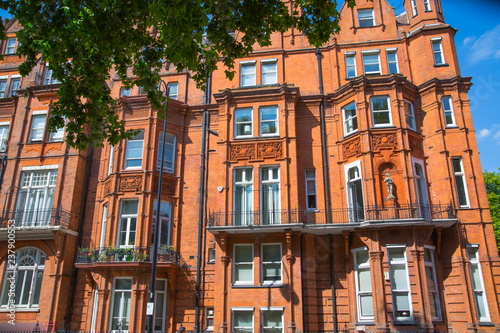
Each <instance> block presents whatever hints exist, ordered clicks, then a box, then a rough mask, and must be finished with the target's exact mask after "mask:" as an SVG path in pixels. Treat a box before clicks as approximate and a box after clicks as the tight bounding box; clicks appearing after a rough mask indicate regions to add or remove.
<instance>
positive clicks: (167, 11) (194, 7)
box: [0, 0, 355, 149]
mask: <svg viewBox="0 0 500 333" xmlns="http://www.w3.org/2000/svg"><path fill="white" fill-rule="evenodd" d="M354 2H355V0H347V4H348V5H349V6H350V7H352V6H354ZM0 7H2V8H3V9H6V10H8V11H9V12H10V13H11V14H12V15H13V16H14V17H16V18H17V19H18V20H19V23H20V24H21V26H22V27H23V28H22V30H21V31H20V32H18V34H17V38H18V40H19V42H20V43H21V46H20V47H19V53H20V54H23V55H26V56H27V57H26V59H27V60H26V62H25V63H23V64H22V66H21V67H20V69H19V70H20V72H21V74H22V75H27V74H28V73H30V71H31V70H32V69H33V67H34V66H35V65H36V63H37V62H38V61H40V59H43V60H44V61H47V62H48V63H49V64H50V67H51V68H52V69H53V77H55V78H56V79H58V80H59V81H61V87H60V88H59V91H58V94H59V96H60V99H59V100H58V102H56V103H55V105H54V108H53V110H52V112H51V115H52V117H51V118H50V120H49V124H48V127H49V130H55V128H56V127H57V126H58V125H59V126H60V125H61V124H63V121H64V117H66V118H67V119H69V120H70V122H69V123H68V125H67V127H66V133H67V141H68V143H69V144H70V145H72V146H74V147H76V148H79V149H84V148H85V147H87V146H88V145H89V144H91V143H92V144H98V145H100V144H102V143H103V142H104V141H108V142H109V143H110V144H116V143H117V142H118V141H119V140H121V139H123V138H126V137H128V136H129V135H130V133H127V132H126V131H125V129H124V124H123V122H121V121H120V120H119V119H118V117H117V114H116V112H115V109H116V107H117V105H118V103H117V100H115V99H113V98H112V97H111V96H110V88H109V85H108V83H109V82H110V78H111V77H110V73H111V72H112V71H114V72H115V73H116V75H118V76H119V78H120V79H121V80H122V84H123V85H125V86H126V87H132V86H134V85H139V86H142V87H143V88H144V91H145V92H146V93H147V96H148V100H149V102H150V103H151V106H152V107H153V108H155V109H157V110H159V111H160V113H161V114H163V112H164V111H165V110H164V109H165V106H164V104H165V103H164V102H165V98H164V96H163V95H162V93H161V92H160V91H159V90H158V88H157V87H158V83H159V80H160V71H161V69H162V66H164V61H166V60H167V59H168V61H169V62H171V63H172V64H173V65H175V66H176V68H177V70H178V71H184V70H187V71H190V73H192V78H193V79H194V80H195V81H196V83H197V85H198V87H200V88H202V89H203V84H204V82H205V81H206V80H207V78H208V77H209V75H210V73H211V72H212V71H214V70H215V69H216V68H217V62H218V61H219V60H222V61H223V64H224V66H225V70H226V75H227V76H228V77H229V78H232V77H233V76H234V71H233V69H234V60H235V59H237V58H241V57H244V56H245V55H248V54H249V53H250V52H252V50H253V47H254V45H256V44H258V45H260V46H266V45H270V43H271V39H270V37H271V34H272V33H273V32H285V31H286V30H288V29H290V28H291V27H295V28H297V29H299V30H301V31H303V32H304V33H305V35H306V36H307V38H308V40H309V42H310V43H311V45H313V46H315V47H319V46H321V45H322V44H324V43H325V42H327V41H328V39H329V38H330V36H331V35H332V34H333V33H337V32H338V31H339V25H338V22H339V17H340V14H339V12H338V11H337V3H336V1H335V0H295V1H294V2H293V8H290V4H289V3H285V2H283V1H282V0H205V1H201V0H141V1H133V0H125V1H123V0H48V1H40V0H23V1H21V0H7V1H2V2H1V4H0ZM233 32H237V33H236V38H235V33H233ZM204 40H208V41H210V42H209V43H204ZM68 60H70V61H68ZM89 125H90V126H89ZM89 128H91V129H92V131H91V132H89Z"/></svg>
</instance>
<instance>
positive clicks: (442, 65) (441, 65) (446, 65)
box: [434, 64, 450, 67]
mask: <svg viewBox="0 0 500 333" xmlns="http://www.w3.org/2000/svg"><path fill="white" fill-rule="evenodd" d="M448 66H450V65H449V64H434V67H448Z"/></svg>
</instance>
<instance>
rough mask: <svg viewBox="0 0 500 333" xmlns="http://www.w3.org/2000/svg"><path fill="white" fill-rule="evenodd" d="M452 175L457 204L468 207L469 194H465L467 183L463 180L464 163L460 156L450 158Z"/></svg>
mask: <svg viewBox="0 0 500 333" xmlns="http://www.w3.org/2000/svg"><path fill="white" fill-rule="evenodd" d="M451 164H452V167H453V175H454V176H455V188H456V189H457V197H458V205H459V206H460V208H466V207H469V195H468V194H467V183H466V181H465V173H464V165H463V163H462V158H461V157H453V158H452V159H451Z"/></svg>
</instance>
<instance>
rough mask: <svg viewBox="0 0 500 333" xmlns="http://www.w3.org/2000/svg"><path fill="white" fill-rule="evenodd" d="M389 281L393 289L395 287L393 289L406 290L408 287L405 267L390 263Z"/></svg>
mask: <svg viewBox="0 0 500 333" xmlns="http://www.w3.org/2000/svg"><path fill="white" fill-rule="evenodd" d="M391 281H392V284H393V289H395V290H407V289H408V281H407V276H406V267H405V266H404V265H392V266H391Z"/></svg>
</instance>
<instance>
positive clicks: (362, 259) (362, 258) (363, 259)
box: [356, 251, 370, 266]
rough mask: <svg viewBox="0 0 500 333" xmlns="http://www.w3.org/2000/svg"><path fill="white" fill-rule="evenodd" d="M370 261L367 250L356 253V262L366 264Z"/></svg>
mask: <svg viewBox="0 0 500 333" xmlns="http://www.w3.org/2000/svg"><path fill="white" fill-rule="evenodd" d="M369 262H370V256H369V254H368V251H360V252H358V253H357V258H356V263H357V264H358V266H359V265H362V264H368V263H369Z"/></svg>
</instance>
